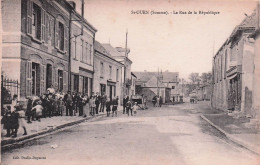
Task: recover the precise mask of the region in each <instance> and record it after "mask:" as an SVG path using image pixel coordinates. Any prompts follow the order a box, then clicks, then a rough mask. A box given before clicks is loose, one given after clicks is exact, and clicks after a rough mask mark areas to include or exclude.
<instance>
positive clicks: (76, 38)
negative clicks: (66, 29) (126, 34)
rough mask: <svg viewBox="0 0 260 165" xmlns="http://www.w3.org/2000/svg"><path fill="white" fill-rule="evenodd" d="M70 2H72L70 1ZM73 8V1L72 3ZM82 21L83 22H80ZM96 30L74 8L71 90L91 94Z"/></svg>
mask: <svg viewBox="0 0 260 165" xmlns="http://www.w3.org/2000/svg"><path fill="white" fill-rule="evenodd" d="M71 3H72V2H71ZM72 6H73V9H75V3H72ZM81 20H82V21H83V23H82V22H81ZM96 32H97V30H96V29H95V28H94V27H93V26H92V25H91V24H90V23H89V22H88V21H87V20H86V19H82V17H81V15H79V14H78V13H77V12H75V10H73V12H72V14H71V50H70V52H71V77H70V82H71V84H70V89H71V91H72V92H80V93H85V94H88V95H89V96H90V95H91V94H92V88H93V77H94V75H93V74H94V67H93V64H94V62H93V60H94V41H95V33H96Z"/></svg>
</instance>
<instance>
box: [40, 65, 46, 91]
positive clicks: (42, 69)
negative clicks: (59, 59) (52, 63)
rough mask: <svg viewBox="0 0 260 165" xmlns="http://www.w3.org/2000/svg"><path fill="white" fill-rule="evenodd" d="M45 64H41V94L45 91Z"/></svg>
mask: <svg viewBox="0 0 260 165" xmlns="http://www.w3.org/2000/svg"><path fill="white" fill-rule="evenodd" d="M44 80H45V66H44V65H41V95H43V94H44V93H45V81H44Z"/></svg>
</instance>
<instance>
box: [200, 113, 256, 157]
mask: <svg viewBox="0 0 260 165" xmlns="http://www.w3.org/2000/svg"><path fill="white" fill-rule="evenodd" d="M201 117H202V118H203V119H204V120H206V121H207V122H208V123H210V124H211V125H212V126H213V127H215V128H216V129H218V130H219V131H220V132H222V133H223V134H225V135H226V137H227V138H229V139H230V140H231V141H233V142H235V143H237V144H239V145H241V146H243V147H245V148H247V149H248V150H250V151H252V152H254V153H256V154H258V155H260V140H259V139H260V122H259V121H257V120H256V119H251V121H250V119H248V118H246V117H240V118H237V117H233V116H230V115H228V114H227V113H221V114H204V115H201Z"/></svg>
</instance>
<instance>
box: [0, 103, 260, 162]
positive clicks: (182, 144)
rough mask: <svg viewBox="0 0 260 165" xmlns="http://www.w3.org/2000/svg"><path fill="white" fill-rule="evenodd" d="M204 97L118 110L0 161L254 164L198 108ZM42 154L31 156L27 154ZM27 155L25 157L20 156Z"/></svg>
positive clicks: (6, 153)
mask: <svg viewBox="0 0 260 165" xmlns="http://www.w3.org/2000/svg"><path fill="white" fill-rule="evenodd" d="M207 104H209V103H208V102H199V103H198V104H190V103H184V104H178V105H168V106H167V105H164V106H163V107H161V108H149V109H148V110H139V111H138V112H137V116H127V115H123V114H122V112H119V115H118V117H105V116H104V117H102V118H98V119H97V120H92V121H87V122H84V123H81V124H79V125H76V126H74V127H72V128H70V129H66V130H63V131H60V132H58V133H56V134H53V135H48V136H46V137H44V138H41V139H38V140H36V141H33V142H30V143H29V144H27V145H26V146H25V147H23V148H18V149H13V150H11V151H7V152H4V153H2V164H19V165H20V164H27V165H29V164H33V165H36V164H89V165H92V164H116V165H117V164H118V165H119V164H131V165H134V164H136V165H137V164H138V165H139V164H149V165H150V164H154V165H157V164H174V165H219V164H223V165H229V164H230V165H234V164H236V165H245V164H247V165H255V164H258V163H257V157H256V156H255V155H253V154H252V153H250V152H248V151H247V150H245V149H243V148H240V147H239V146H237V145H235V144H233V143H231V142H229V141H228V140H227V139H225V137H222V135H221V134H220V133H219V132H218V131H216V130H215V129H214V128H212V127H211V126H210V125H209V124H208V123H207V122H205V121H203V120H202V119H201V118H200V116H199V114H201V112H202V111H203V108H205V107H207ZM33 156H34V157H44V159H40V160H36V159H29V157H31V158H33ZM26 157H27V158H28V159H25V158H26Z"/></svg>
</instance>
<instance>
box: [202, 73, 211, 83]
mask: <svg viewBox="0 0 260 165" xmlns="http://www.w3.org/2000/svg"><path fill="white" fill-rule="evenodd" d="M200 79H201V81H202V83H203V84H204V83H207V82H208V83H210V82H211V81H212V80H211V79H212V73H211V72H208V73H202V74H201V76H200Z"/></svg>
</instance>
